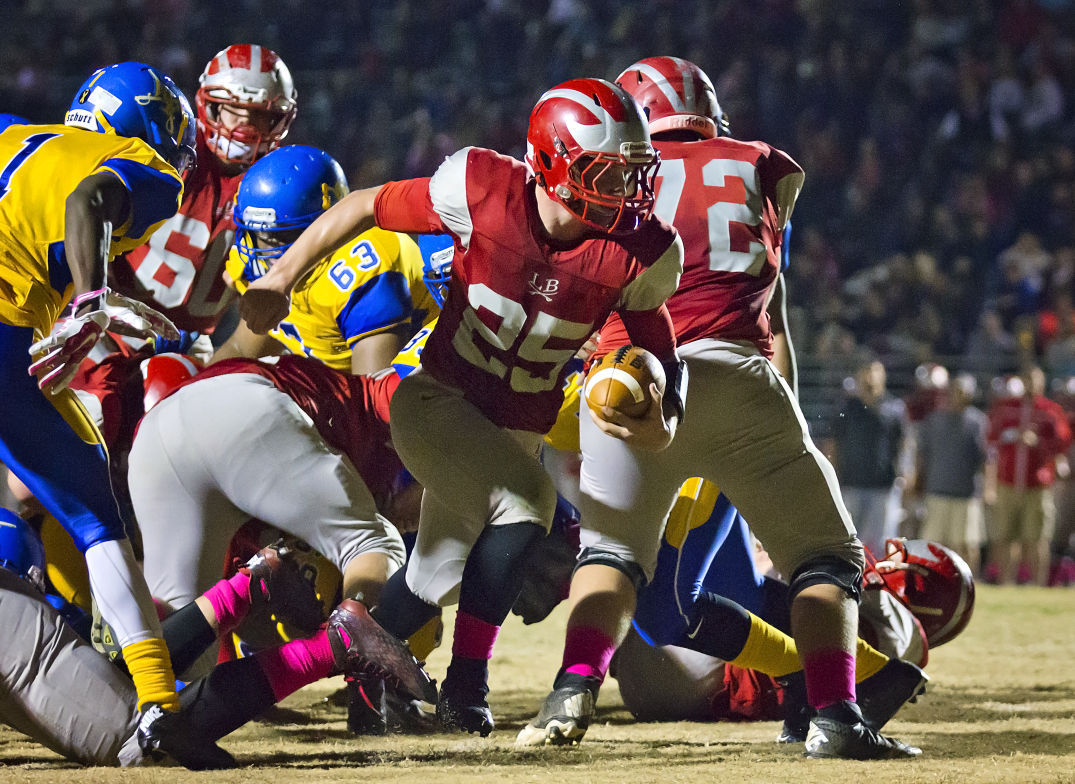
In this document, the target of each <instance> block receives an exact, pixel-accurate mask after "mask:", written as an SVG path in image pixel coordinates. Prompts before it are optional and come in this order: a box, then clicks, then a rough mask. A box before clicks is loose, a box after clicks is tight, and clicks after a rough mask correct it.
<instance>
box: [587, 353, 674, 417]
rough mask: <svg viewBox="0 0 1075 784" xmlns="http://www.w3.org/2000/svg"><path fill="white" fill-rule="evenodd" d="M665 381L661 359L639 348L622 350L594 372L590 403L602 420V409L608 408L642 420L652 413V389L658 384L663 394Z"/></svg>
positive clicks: (589, 385)
mask: <svg viewBox="0 0 1075 784" xmlns="http://www.w3.org/2000/svg"><path fill="white" fill-rule="evenodd" d="M664 381H665V380H664V368H662V367H661V363H660V362H658V361H657V357H655V356H654V355H653V354H651V353H650V352H648V351H646V349H644V348H641V347H639V346H632V345H626V346H620V347H619V348H618V349H616V350H614V351H610V352H609V353H607V354H605V356H603V357H602V358H601V361H600V362H599V363H598V364H596V365H594V366H593V367H592V368H590V372H589V374H588V375H587V376H586V388H585V393H586V402H587V403H588V404H589V406H590V408H591V409H593V411H594V413H596V414H598V415H599V416H600V414H601V406H608V407H610V408H614V409H616V410H617V411H619V412H621V413H623V414H626V415H627V416H631V417H640V416H643V415H645V413H646V411H647V410H648V409H649V403H650V397H649V385H650V384H656V385H657V389H658V390H660V391H661V393H662V394H663V393H664Z"/></svg>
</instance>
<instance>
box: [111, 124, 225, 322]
mask: <svg viewBox="0 0 1075 784" xmlns="http://www.w3.org/2000/svg"><path fill="white" fill-rule="evenodd" d="M241 180H242V174H241V173H240V174H234V175H231V176H226V175H225V174H224V173H223V172H222V171H221V167H220V162H219V160H217V157H216V156H215V155H214V154H213V153H212V151H211V150H209V148H208V147H206V146H205V140H204V137H203V136H202V133H201V131H200V130H199V131H198V165H197V166H195V167H194V169H192V170H191V171H190V172H189V173H188V174H187V176H186V179H185V181H184V186H183V203H182V204H180V205H179V212H177V213H176V214H175V215H174V216H172V217H171V218H170V219H169V220H167V221H165V222H164V224H163V225H162V226H161V227H160V228H159V229H157V230H156V231H155V232H154V233H153V235H152V236H151V237H150V238H149V242H147V243H146V244H145V245H142V246H140V247H138V248H135V249H134V250H132V251H130V252H129V253H127V254H125V255H124V256H120V257H118V258H117V259H116V260H115V261H114V262H113V263H112V264H111V265H110V268H109V276H110V282H111V285H112V286H113V287H114V288H115V289H116V290H117V291H119V292H120V293H122V294H126V295H127V296H128V297H133V298H134V299H137V300H139V301H141V302H144V303H146V304H147V305H150V306H151V307H153V308H156V309H157V310H159V311H160V312H161V313H163V314H164V315H166V316H168V318H170V319H171V320H172V322H173V323H174V324H175V325H176V326H177V327H179V328H180V329H186V330H197V331H198V332H201V333H203V334H209V333H211V332H212V331H213V329H214V327H216V323H217V321H219V320H220V316H221V314H222V313H223V312H224V309H225V308H226V307H227V306H228V304H229V303H230V302H231V300H232V298H233V297H234V296H235V295H234V293H233V292H232V290H231V289H229V288H228V287H227V286H226V285H225V284H224V274H223V273H224V262H225V260H226V259H227V256H228V248H229V247H230V246H231V243H232V239H233V238H234V233H235V224H234V223H233V222H232V219H231V210H232V205H233V204H234V201H235V193H236V191H237V190H238V189H239V182H240V181H241Z"/></svg>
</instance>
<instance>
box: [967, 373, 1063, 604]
mask: <svg viewBox="0 0 1075 784" xmlns="http://www.w3.org/2000/svg"><path fill="white" fill-rule="evenodd" d="M1020 378H1021V380H1022V384H1023V390H1022V394H1020V395H1016V396H1010V397H1006V398H1001V399H999V400H997V401H996V402H995V403H994V404H993V406H992V407H991V408H990V410H989V429H988V434H987V440H988V444H989V447H990V449H991V458H992V459H993V472H994V475H995V485H996V486H995V498H994V499H993V510H992V512H993V513H992V516H991V517H990V522H989V542H990V560H991V561H992V565H993V566H994V567H995V568H996V571H997V580H998V582H1000V583H1001V584H1004V583H1010V582H1013V581H1014V578H1015V574H1013V566H1016V565H1018V566H1020V567H1021V568H1023V570H1024V574H1023V577H1024V578H1025V579H1026V580H1027V581H1029V582H1033V583H1035V584H1037V585H1045V584H1046V578H1047V569H1048V566H1049V562H1048V558H1047V555H1048V548H1049V542H1050V540H1051V539H1052V535H1053V529H1054V526H1055V520H1056V507H1055V503H1054V499H1053V484H1054V483H1055V481H1056V476H1057V471H1058V468H1059V470H1060V471H1061V472H1062V473H1064V474H1065V475H1066V474H1067V470H1068V467H1067V460H1066V458H1065V452H1067V450H1068V448H1069V447H1070V446H1071V428H1070V427H1069V425H1068V420H1067V415H1066V414H1065V413H1064V410H1063V409H1062V408H1061V407H1060V406H1059V405H1058V404H1056V403H1054V402H1053V401H1052V400H1049V399H1048V398H1047V397H1045V373H1044V371H1042V369H1041V368H1040V367H1038V366H1036V365H1032V366H1028V367H1027V368H1025V369H1024V370H1023V372H1022V373H1021V374H1020ZM1012 545H1018V547H1017V548H1015V549H1016V551H1017V553H1018V557H1017V559H1016V560H1015V561H1013V560H1012V549H1013V548H1012Z"/></svg>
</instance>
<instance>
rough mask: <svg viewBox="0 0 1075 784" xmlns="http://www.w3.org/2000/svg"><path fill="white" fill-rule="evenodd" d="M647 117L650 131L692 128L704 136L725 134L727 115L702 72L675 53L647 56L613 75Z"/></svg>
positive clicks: (653, 132) (726, 134) (686, 129)
mask: <svg viewBox="0 0 1075 784" xmlns="http://www.w3.org/2000/svg"><path fill="white" fill-rule="evenodd" d="M616 84H618V85H619V86H620V87H622V88H623V89H624V90H626V91H627V92H628V93H630V94H631V97H632V98H634V99H635V101H636V102H637V103H638V105H639V106H641V107H642V111H643V112H645V114H646V118H647V119H648V120H649V132H650V133H651V134H655V133H661V132H662V131H679V130H684V131H693V132H694V133H696V134H698V135H699V136H701V137H702V138H703V139H712V138H713V137H714V136H728V135H729V133H730V132H729V128H728V119H727V117H726V116H725V114H724V112H723V111H722V110H721V108H720V104H719V103H718V102H717V94H716V92H715V91H714V90H713V83H712V82H710V81H709V77H708V76H706V75H705V72H704V71H703V70H702V69H701V68H699V67H698V66H697V65H695V64H694V63H692V62H690V61H688V60H681V59H680V58H678V57H647V58H645V59H644V60H639V61H638V62H637V63H635V64H634V65H631V66H628V68H627V69H626V70H625V71H624V72H623V73H621V74H620V75H619V76H617V77H616Z"/></svg>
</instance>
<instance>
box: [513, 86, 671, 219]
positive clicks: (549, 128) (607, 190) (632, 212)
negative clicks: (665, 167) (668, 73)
mask: <svg viewBox="0 0 1075 784" xmlns="http://www.w3.org/2000/svg"><path fill="white" fill-rule="evenodd" d="M526 142H527V153H526V162H527V163H528V164H529V165H530V168H531V169H532V170H533V171H534V174H535V175H536V177H537V181H538V184H539V186H540V187H542V188H543V189H544V190H545V192H546V193H547V194H548V195H549V197H550V198H552V199H553V200H555V201H557V202H559V203H560V204H562V205H563V206H564V207H565V208H566V209H567V210H568V211H569V212H571V214H572V215H574V216H575V217H577V218H578V219H579V220H581V221H582V222H583V223H586V224H587V225H589V226H591V227H592V228H596V229H598V230H600V231H607V232H622V231H633V230H634V229H636V228H638V226H639V225H640V224H641V222H642V221H643V220H645V219H646V217H647V216H648V215H649V214H650V212H652V210H653V201H654V198H653V176H654V174H655V172H656V170H657V166H658V163H659V160H660V158H659V156H658V154H657V151H656V150H654V149H653V145H652V144H650V137H649V131H648V130H647V128H646V122H645V119H644V118H643V117H642V113H641V111H640V110H639V108H638V105H637V104H636V103H635V102H634V99H632V98H631V96H630V95H628V94H627V93H626V92H625V91H624V90H623V89H622V88H620V87H617V86H616V85H614V84H612V83H610V82H606V81H605V80H603V79H572V80H571V81H568V82H564V83H563V84H561V85H558V86H556V87H553V88H552V89H551V90H548V91H547V92H546V93H545V94H544V95H542V96H541V98H540V99H538V102H537V105H535V106H534V109H533V111H532V112H531V113H530V128H529V131H528V132H527V136H526Z"/></svg>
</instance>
